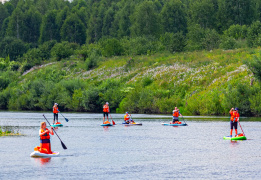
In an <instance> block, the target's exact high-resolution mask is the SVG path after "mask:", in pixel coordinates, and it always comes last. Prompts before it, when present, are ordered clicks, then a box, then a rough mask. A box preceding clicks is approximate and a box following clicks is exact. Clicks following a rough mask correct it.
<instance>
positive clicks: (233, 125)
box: [230, 121, 237, 129]
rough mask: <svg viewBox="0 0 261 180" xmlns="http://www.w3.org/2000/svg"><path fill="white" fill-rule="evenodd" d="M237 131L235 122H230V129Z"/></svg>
mask: <svg viewBox="0 0 261 180" xmlns="http://www.w3.org/2000/svg"><path fill="white" fill-rule="evenodd" d="M233 127H234V129H237V122H233V121H230V129H233Z"/></svg>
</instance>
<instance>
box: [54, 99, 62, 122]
mask: <svg viewBox="0 0 261 180" xmlns="http://www.w3.org/2000/svg"><path fill="white" fill-rule="evenodd" d="M59 112H60V111H59V109H58V104H57V103H54V106H53V124H54V123H55V119H56V121H57V124H58V113H59Z"/></svg>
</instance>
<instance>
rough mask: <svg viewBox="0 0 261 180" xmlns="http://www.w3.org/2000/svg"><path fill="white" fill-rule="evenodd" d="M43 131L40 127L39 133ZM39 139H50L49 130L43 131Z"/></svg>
mask: <svg viewBox="0 0 261 180" xmlns="http://www.w3.org/2000/svg"><path fill="white" fill-rule="evenodd" d="M46 130H48V129H47V128H46ZM43 132H44V130H43V129H41V133H43ZM40 139H50V135H49V131H48V132H47V133H45V134H44V135H42V136H40Z"/></svg>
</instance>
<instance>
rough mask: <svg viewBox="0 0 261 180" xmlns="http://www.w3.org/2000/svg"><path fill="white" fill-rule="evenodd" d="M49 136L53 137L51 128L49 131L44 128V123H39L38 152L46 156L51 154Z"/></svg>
mask: <svg viewBox="0 0 261 180" xmlns="http://www.w3.org/2000/svg"><path fill="white" fill-rule="evenodd" d="M50 134H51V135H54V133H53V127H51V130H49V129H47V128H46V123H45V122H41V128H40V130H39V135H40V151H42V152H43V153H46V154H52V151H51V142H50Z"/></svg>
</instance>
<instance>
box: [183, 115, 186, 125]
mask: <svg viewBox="0 0 261 180" xmlns="http://www.w3.org/2000/svg"><path fill="white" fill-rule="evenodd" d="M182 119H183V121H184V122H185V124H187V123H186V121H185V119H184V118H183V116H182Z"/></svg>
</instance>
